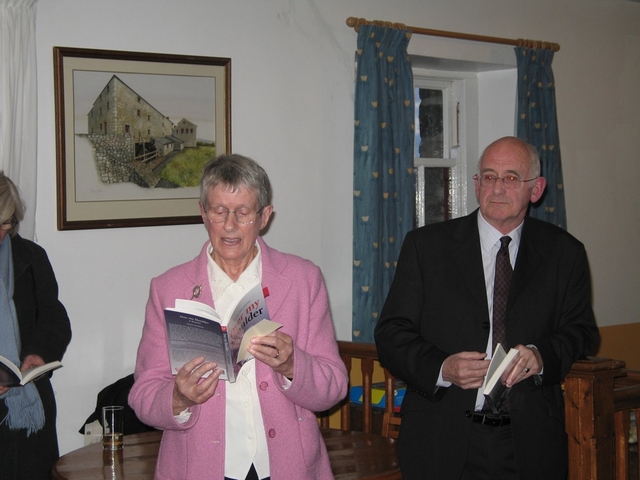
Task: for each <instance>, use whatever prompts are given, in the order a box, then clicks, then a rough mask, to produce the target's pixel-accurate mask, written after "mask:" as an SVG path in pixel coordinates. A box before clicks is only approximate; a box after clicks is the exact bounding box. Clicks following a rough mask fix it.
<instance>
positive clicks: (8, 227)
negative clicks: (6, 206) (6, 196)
mask: <svg viewBox="0 0 640 480" xmlns="http://www.w3.org/2000/svg"><path fill="white" fill-rule="evenodd" d="M17 224H18V220H16V217H11V220H9V221H7V222H4V223H0V230H4V231H7V230H11V229H12V228H13V227H15V226H16V225H17Z"/></svg>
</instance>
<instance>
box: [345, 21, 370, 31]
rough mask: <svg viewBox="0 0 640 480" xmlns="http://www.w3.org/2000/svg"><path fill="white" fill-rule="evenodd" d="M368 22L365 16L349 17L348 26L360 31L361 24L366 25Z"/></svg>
mask: <svg viewBox="0 0 640 480" xmlns="http://www.w3.org/2000/svg"><path fill="white" fill-rule="evenodd" d="M366 24H367V20H366V19H365V18H356V17H349V18H347V26H349V27H351V28H353V29H354V30H355V31H356V32H357V31H358V27H360V25H366Z"/></svg>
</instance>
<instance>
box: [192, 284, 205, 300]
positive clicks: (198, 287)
mask: <svg viewBox="0 0 640 480" xmlns="http://www.w3.org/2000/svg"><path fill="white" fill-rule="evenodd" d="M201 293H202V285H196V286H195V287H193V290H192V291H191V300H193V299H194V298H198V297H199V296H200V294H201Z"/></svg>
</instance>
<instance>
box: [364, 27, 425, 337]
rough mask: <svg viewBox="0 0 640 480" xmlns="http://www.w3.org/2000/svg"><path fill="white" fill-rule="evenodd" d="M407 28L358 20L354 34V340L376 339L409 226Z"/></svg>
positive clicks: (409, 75) (410, 128)
mask: <svg viewBox="0 0 640 480" xmlns="http://www.w3.org/2000/svg"><path fill="white" fill-rule="evenodd" d="M410 38H411V33H410V32H408V31H406V30H399V29H393V28H386V27H379V26H376V25H362V26H360V28H359V31H358V50H357V58H356V60H357V72H356V77H357V78H356V91H355V133H354V154H353V161H354V167H353V321H352V327H353V330H352V338H353V341H355V342H369V343H372V342H373V341H374V340H373V330H374V328H375V325H376V322H377V319H378V313H379V312H380V310H381V309H382V305H383V303H384V300H385V298H386V295H387V292H388V291H389V286H390V284H391V281H392V280H393V275H394V273H395V265H396V261H397V259H398V255H399V253H400V247H401V246H402V241H403V240H404V236H405V234H406V233H407V232H408V231H409V230H410V229H411V228H413V224H414V221H413V217H414V190H415V179H414V169H413V142H414V101H413V74H412V71H411V64H410V62H409V58H408V55H407V45H408V44H409V39H410Z"/></svg>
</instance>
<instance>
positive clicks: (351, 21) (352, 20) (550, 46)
mask: <svg viewBox="0 0 640 480" xmlns="http://www.w3.org/2000/svg"><path fill="white" fill-rule="evenodd" d="M347 25H348V26H349V27H352V28H353V29H354V30H355V31H356V32H357V31H358V28H359V27H360V25H377V26H379V27H389V28H398V29H401V30H411V32H413V33H417V34H419V35H431V36H434V37H448V38H458V39H461V40H472V41H475V42H485V43H501V44H503V45H514V46H516V47H526V48H535V49H546V50H552V51H554V52H557V51H558V50H560V45H558V44H557V43H552V42H542V41H538V40H526V39H523V38H518V39H511V38H500V37H487V36H484V35H474V34H472V33H459V32H447V31H445V30H432V29H430V28H420V27H409V26H407V25H405V24H403V23H392V22H383V21H380V20H372V21H369V20H366V19H364V18H356V17H349V18H347Z"/></svg>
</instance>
